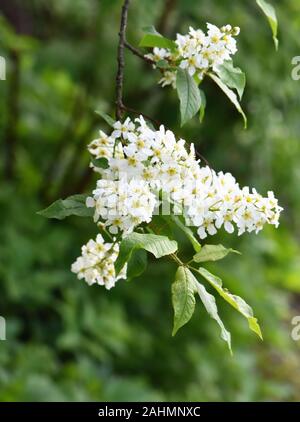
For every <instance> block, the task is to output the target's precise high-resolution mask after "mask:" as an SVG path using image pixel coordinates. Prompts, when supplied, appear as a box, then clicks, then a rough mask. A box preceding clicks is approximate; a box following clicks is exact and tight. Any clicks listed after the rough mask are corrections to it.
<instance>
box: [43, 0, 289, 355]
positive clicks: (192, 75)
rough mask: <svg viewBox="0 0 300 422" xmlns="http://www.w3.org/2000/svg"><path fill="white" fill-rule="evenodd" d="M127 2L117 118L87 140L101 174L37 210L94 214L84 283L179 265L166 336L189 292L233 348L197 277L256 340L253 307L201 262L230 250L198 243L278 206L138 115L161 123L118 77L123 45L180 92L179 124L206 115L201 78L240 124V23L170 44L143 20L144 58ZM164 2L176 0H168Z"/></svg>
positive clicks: (184, 314) (188, 312)
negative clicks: (88, 188) (183, 254)
mask: <svg viewBox="0 0 300 422" xmlns="http://www.w3.org/2000/svg"><path fill="white" fill-rule="evenodd" d="M129 3H130V0H124V4H123V7H122V13H121V23H120V31H119V45H118V70H117V76H116V118H117V121H114V120H113V119H112V118H111V117H110V116H108V115H105V116H103V118H104V119H105V121H106V123H107V124H108V125H109V126H111V127H112V130H111V131H110V133H108V134H106V133H104V132H103V131H101V130H100V133H99V137H98V138H97V139H94V140H93V141H92V142H91V143H90V144H89V145H88V151H89V152H90V154H91V162H90V168H92V169H93V171H94V172H95V173H97V174H98V175H99V178H98V180H97V184H96V187H95V189H94V190H93V192H92V194H91V195H89V196H87V195H72V196H70V197H69V198H66V199H64V200H62V199H60V200H58V201H56V202H54V203H53V204H52V205H50V206H49V207H48V208H47V209H45V210H43V211H41V212H40V214H41V215H44V216H45V217H48V218H58V219H62V218H65V217H67V216H69V215H78V216H81V217H90V218H91V217H93V220H94V223H97V226H98V229H99V230H100V233H98V234H97V236H96V239H95V240H94V239H91V240H89V241H88V242H87V243H86V244H85V245H83V246H82V253H81V256H79V257H78V258H77V259H76V261H75V262H74V263H73V265H72V268H71V270H72V271H73V272H74V273H75V274H77V277H78V278H79V279H84V280H85V281H86V282H87V283H88V284H89V285H92V284H98V285H102V286H105V288H106V289H111V288H112V287H114V286H115V284H116V282H117V281H119V280H121V279H131V278H134V277H137V276H139V275H140V274H142V272H143V271H144V270H145V268H146V265H147V256H146V253H145V252H149V253H151V254H152V255H154V257H155V258H162V257H164V256H166V257H168V258H169V259H172V260H173V261H174V262H175V263H176V264H177V265H178V269H177V272H176V275H175V280H174V282H173V284H172V302H173V308H174V327H173V335H175V334H176V332H177V331H178V330H179V329H180V328H181V327H182V326H183V325H185V324H186V323H187V322H188V321H189V320H190V318H191V317H192V315H193V312H194V310H195V303H196V298H195V295H199V298H200V300H201V302H202V303H203V305H204V307H205V309H206V310H207V312H208V313H209V315H210V316H211V317H212V318H213V319H214V320H215V321H216V323H217V324H218V325H219V327H220V331H221V337H222V339H223V340H225V341H226V342H227V344H228V347H229V349H230V350H231V336H230V333H229V332H228V331H227V330H226V328H225V326H224V324H223V322H222V320H221V319H220V316H219V314H218V309H217V306H216V301H215V298H214V296H213V295H212V294H210V293H208V292H207V290H206V288H205V286H204V284H202V283H203V281H204V280H205V282H206V283H208V284H209V285H210V287H212V288H213V289H214V290H215V291H216V293H217V294H218V295H220V296H221V297H222V298H223V299H224V300H225V301H226V302H228V303H229V304H230V305H231V306H232V307H233V308H234V309H235V310H236V311H238V312H240V313H241V314H242V315H243V316H244V317H245V318H246V319H247V320H248V324H249V328H250V329H251V330H252V331H254V332H255V333H256V334H257V335H258V336H259V337H260V338H262V336H261V331H260V327H259V325H258V322H257V319H256V318H255V317H254V316H253V311H252V309H251V308H250V306H249V305H247V303H246V302H245V301H244V300H243V299H242V298H240V297H239V296H236V295H233V294H231V293H230V292H229V291H228V290H227V289H226V288H225V287H223V285H222V280H221V279H220V278H219V277H217V276H215V275H214V274H212V273H210V272H209V271H208V270H207V269H206V268H204V267H202V265H203V263H206V262H209V261H218V260H221V259H223V258H225V257H226V256H227V255H228V254H229V253H232V252H234V253H236V252H237V251H235V250H233V249H231V248H226V247H224V246H223V245H221V244H209V243H206V244H204V245H203V244H200V241H201V240H204V239H206V238H208V236H213V235H215V234H216V233H217V232H218V231H219V230H221V229H222V228H224V230H225V231H226V232H227V233H233V232H234V231H235V230H236V231H237V233H238V235H242V234H243V233H246V232H248V233H250V232H255V233H258V232H260V231H261V230H262V229H263V227H264V226H265V225H266V224H271V225H273V226H275V227H278V225H279V217H280V214H281V211H282V208H281V207H280V206H279V205H278V201H277V199H276V198H275V196H274V194H273V192H268V194H267V196H265V197H264V196H262V195H260V194H259V193H258V192H257V191H256V189H254V188H253V189H250V188H249V187H248V186H245V187H240V185H239V184H238V182H237V181H236V179H235V178H234V177H233V175H231V174H230V173H223V172H218V173H217V172H215V171H214V170H213V169H212V168H211V167H210V166H209V164H208V163H207V161H206V160H205V159H204V158H203V157H202V156H201V158H202V161H204V162H205V163H206V165H203V164H202V162H201V160H199V159H198V158H197V153H196V149H195V145H194V144H193V143H191V144H188V143H187V142H186V141H185V140H184V139H179V140H178V139H177V138H176V136H175V134H174V133H173V132H172V131H171V130H169V129H167V128H165V127H164V126H163V125H161V123H160V122H158V121H156V120H154V119H152V118H151V117H149V116H147V115H144V116H145V118H146V119H147V120H150V121H152V122H153V123H155V125H158V126H159V128H157V129H155V128H154V127H153V125H150V124H149V123H148V122H146V121H145V119H144V118H143V115H142V113H139V112H138V111H136V110H135V109H132V108H131V107H127V106H126V105H124V103H123V80H124V67H125V58H124V50H125V48H127V49H129V50H130V51H131V52H132V53H133V54H135V55H136V56H138V57H140V58H142V59H143V60H145V61H147V62H150V63H151V64H152V65H153V63H154V64H155V66H153V67H155V68H157V69H159V70H160V71H161V73H162V76H163V77H162V78H161V80H160V81H159V83H160V84H161V85H162V86H166V85H171V86H173V87H174V88H176V89H177V91H178V96H179V99H180V111H181V123H182V124H184V123H186V122H187V121H188V120H190V119H191V118H192V117H193V116H195V114H196V113H198V111H199V112H200V115H199V118H200V121H201V120H202V119H203V115H204V109H205V104H206V100H205V95H204V93H203V92H202V90H201V89H199V85H200V83H201V82H202V80H203V79H204V77H205V76H206V75H207V76H209V77H210V78H211V79H213V81H214V82H215V83H216V84H217V85H218V87H219V88H221V90H222V91H223V92H224V93H225V94H226V95H227V97H228V98H229V99H230V101H231V102H232V103H233V104H234V105H235V107H236V108H237V110H238V111H239V112H240V113H241V114H242V115H243V117H244V119H245V123H246V117H245V115H244V113H243V110H242V108H241V106H240V104H239V99H241V97H242V94H243V91H244V87H245V75H244V74H243V72H242V71H241V70H240V69H239V68H235V67H234V65H233V62H232V56H233V55H234V54H235V53H236V51H237V46H236V40H235V37H236V36H237V35H238V33H239V28H237V27H234V28H232V27H231V25H225V26H223V27H221V28H218V27H216V26H215V25H212V24H209V23H208V24H207V33H205V32H203V31H202V30H201V29H197V30H194V29H193V28H191V27H190V28H189V32H188V34H184V35H181V34H177V37H176V41H173V40H169V39H168V38H165V37H164V36H162V35H161V34H160V33H158V32H157V31H156V30H155V28H153V27H149V28H148V29H147V30H145V32H146V33H145V35H144V37H143V39H142V41H141V42H140V46H141V47H149V48H153V52H152V53H150V54H148V55H146V56H143V55H142V53H140V51H139V50H137V49H136V48H135V47H132V46H131V45H130V44H129V43H127V41H126V26H127V18H128V8H129ZM166 3H167V4H168V5H171V4H174V0H169V1H167V2H166ZM164 19H165V18H164ZM163 22H165V20H163ZM233 89H234V90H235V91H236V92H234V91H233ZM125 111H127V112H129V113H131V114H138V115H139V117H138V118H135V119H133V120H131V118H130V117H127V118H126V119H125V121H123V114H124V112H125ZM198 155H199V153H198ZM71 166H72V167H76V162H75V161H72V162H71ZM67 170H68V169H67ZM68 173H69V172H68V171H67V172H66V174H68ZM156 228H158V230H156ZM178 229H180V230H181V231H182V233H183V234H184V235H185V236H186V237H187V238H188V240H189V241H190V243H191V246H192V247H193V249H194V253H193V256H192V259H190V260H187V262H182V261H181V259H180V258H179V257H178V252H179V251H180V249H179V246H180V245H179V244H178V242H177V240H175V238H174V236H175V235H176V232H177V230H178ZM191 264H192V265H191ZM194 273H195V274H196V275H194ZM196 277H197V278H196ZM199 277H201V281H199V280H198V278H199ZM202 279H203V280H202Z"/></svg>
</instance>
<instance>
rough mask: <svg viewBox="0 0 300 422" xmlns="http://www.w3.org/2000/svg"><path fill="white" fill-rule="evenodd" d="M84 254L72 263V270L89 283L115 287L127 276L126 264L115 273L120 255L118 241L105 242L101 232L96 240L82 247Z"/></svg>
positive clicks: (108, 287) (109, 287) (107, 287)
mask: <svg viewBox="0 0 300 422" xmlns="http://www.w3.org/2000/svg"><path fill="white" fill-rule="evenodd" d="M81 252H82V255H81V256H80V257H78V258H77V260H76V261H75V262H74V263H73V264H72V267H71V271H72V272H73V273H76V274H77V277H78V278H79V279H80V280H81V279H83V278H84V279H85V281H86V282H87V283H88V284H89V285H92V284H95V283H97V284H99V285H100V286H105V288H106V289H108V290H109V289H111V288H112V287H114V285H115V283H116V282H117V281H118V280H120V279H122V278H123V279H125V278H126V270H127V268H126V265H125V266H124V268H123V269H122V270H121V271H120V273H119V274H118V276H117V277H116V275H115V267H114V263H115V261H116V259H117V257H118V253H119V245H118V243H115V244H114V243H105V242H104V239H103V237H102V236H101V234H98V235H97V238H96V241H95V240H92V239H91V240H89V241H88V243H87V244H86V245H84V246H82V248H81Z"/></svg>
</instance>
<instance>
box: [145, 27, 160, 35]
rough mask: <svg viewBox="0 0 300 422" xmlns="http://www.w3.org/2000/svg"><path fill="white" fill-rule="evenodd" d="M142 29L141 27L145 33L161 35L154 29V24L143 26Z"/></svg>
mask: <svg viewBox="0 0 300 422" xmlns="http://www.w3.org/2000/svg"><path fill="white" fill-rule="evenodd" d="M142 29H143V32H145V34H153V35H160V36H162V35H161V34H160V33H159V32H158V31H157V30H156V28H155V26H153V25H148V26H144V27H143V28H142Z"/></svg>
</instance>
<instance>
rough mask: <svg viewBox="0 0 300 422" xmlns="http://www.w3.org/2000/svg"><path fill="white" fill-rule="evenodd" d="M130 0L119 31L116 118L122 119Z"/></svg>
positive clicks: (127, 0)
mask: <svg viewBox="0 0 300 422" xmlns="http://www.w3.org/2000/svg"><path fill="white" fill-rule="evenodd" d="M129 3H130V0H125V1H124V4H123V7H122V12H121V23H120V32H119V46H118V59H117V60H118V70H117V77H116V119H117V120H121V119H122V115H123V111H124V108H123V80H124V66H125V58H124V47H125V34H126V27H127V19H128V8H129Z"/></svg>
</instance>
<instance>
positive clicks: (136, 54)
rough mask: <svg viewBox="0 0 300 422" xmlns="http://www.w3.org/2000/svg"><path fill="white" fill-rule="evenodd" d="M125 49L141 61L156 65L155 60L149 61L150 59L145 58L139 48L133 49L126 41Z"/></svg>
mask: <svg viewBox="0 0 300 422" xmlns="http://www.w3.org/2000/svg"><path fill="white" fill-rule="evenodd" d="M124 45H125V47H126V48H127V49H128V50H130V51H131V52H132V53H133V54H134V55H135V56H137V57H139V58H140V59H142V60H144V61H145V62H147V63H149V64H155V61H154V60H151V59H149V57H145V56H144V55H143V53H141V52H140V51H139V50H138V49H137V48H135V47H133V46H132V45H131V44H129V42H127V41H125V43H124Z"/></svg>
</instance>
